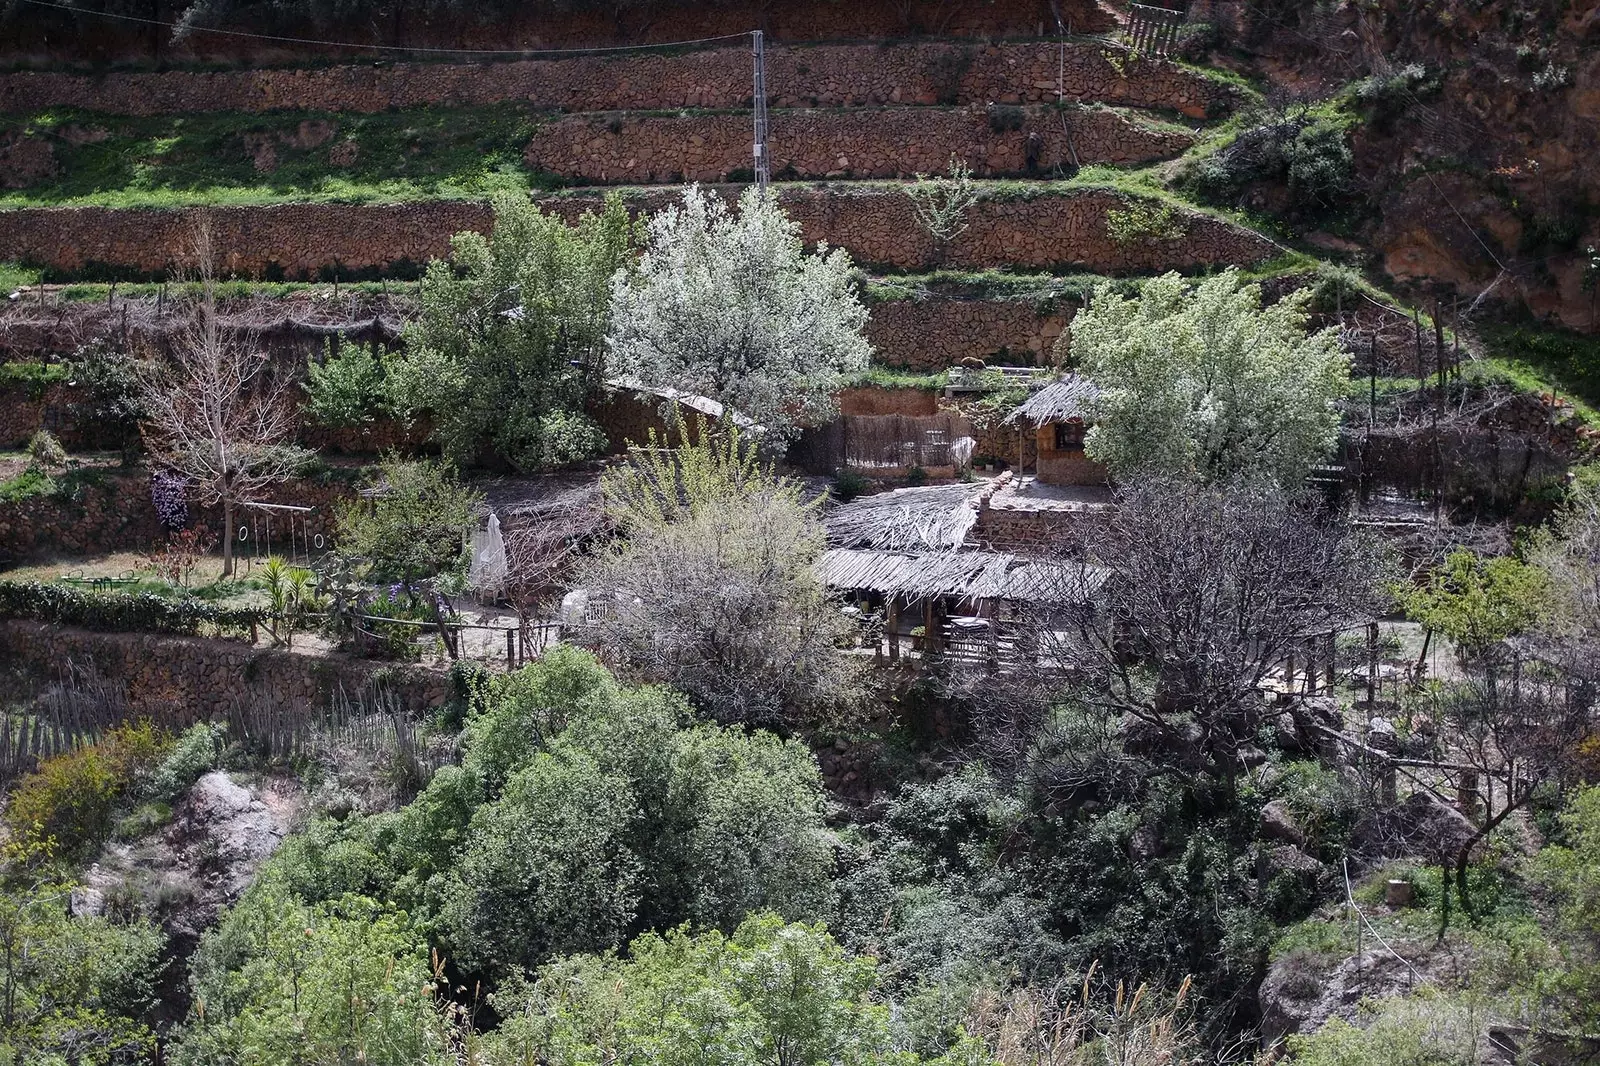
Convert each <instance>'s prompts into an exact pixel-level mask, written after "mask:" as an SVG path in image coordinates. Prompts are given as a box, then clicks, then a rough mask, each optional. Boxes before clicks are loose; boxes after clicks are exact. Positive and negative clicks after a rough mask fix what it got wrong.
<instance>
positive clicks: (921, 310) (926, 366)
mask: <svg viewBox="0 0 1600 1066" xmlns="http://www.w3.org/2000/svg"><path fill="white" fill-rule="evenodd" d="M1071 314H1072V311H1071V309H1070V308H1064V307H1059V306H1054V307H1049V308H1048V309H1041V308H1040V307H1039V306H1037V305H1035V304H1034V303H1032V302H1031V301H1027V300H940V299H928V300H894V301H889V302H885V303H878V304H874V305H873V306H872V318H871V319H870V320H869V321H868V322H867V338H868V339H869V340H871V341H872V345H873V347H874V348H875V349H876V350H877V355H876V357H875V359H876V361H877V362H879V363H882V364H883V365H885V366H892V367H898V368H901V369H905V370H930V371H931V370H944V369H947V368H949V367H952V366H958V365H960V363H961V361H962V360H963V359H982V360H984V361H985V362H995V363H1004V364H1006V365H1012V366H1015V365H1027V364H1041V363H1044V362H1047V361H1048V358H1049V354H1050V349H1051V346H1052V345H1054V344H1055V342H1056V339H1057V338H1058V337H1060V336H1061V331H1062V330H1063V329H1065V328H1066V325H1067V322H1068V321H1069V320H1070V318H1071Z"/></svg>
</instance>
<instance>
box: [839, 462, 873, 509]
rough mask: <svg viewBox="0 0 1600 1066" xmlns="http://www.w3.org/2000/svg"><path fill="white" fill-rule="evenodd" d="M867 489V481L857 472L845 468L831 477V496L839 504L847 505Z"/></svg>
mask: <svg viewBox="0 0 1600 1066" xmlns="http://www.w3.org/2000/svg"><path fill="white" fill-rule="evenodd" d="M867 488H868V485H867V479H866V478H865V477H863V476H862V475H861V474H860V472H859V471H855V470H851V469H849V468H848V467H846V468H844V469H841V470H840V471H839V472H838V473H836V474H834V475H833V485H832V491H833V496H834V499H836V500H838V501H839V502H840V503H849V502H850V501H851V500H853V499H855V498H856V497H857V496H860V495H861V494H862V493H864V492H866V491H867Z"/></svg>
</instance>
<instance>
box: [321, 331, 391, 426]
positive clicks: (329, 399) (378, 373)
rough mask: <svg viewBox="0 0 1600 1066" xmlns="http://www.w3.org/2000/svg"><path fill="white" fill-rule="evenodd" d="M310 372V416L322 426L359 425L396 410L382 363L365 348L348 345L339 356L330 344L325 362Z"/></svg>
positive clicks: (326, 350)
mask: <svg viewBox="0 0 1600 1066" xmlns="http://www.w3.org/2000/svg"><path fill="white" fill-rule="evenodd" d="M306 371H307V374H308V375H309V380H308V381H307V382H306V385H305V389H306V394H307V399H306V413H307V414H309V415H310V416H311V418H312V420H313V421H315V422H317V423H318V424H320V425H324V426H359V425H363V424H365V423H367V422H371V421H372V420H373V419H374V418H375V417H378V416H380V415H386V414H389V413H391V411H392V408H391V407H390V405H389V401H388V397H387V395H386V394H385V392H384V383H383V367H382V364H380V363H379V362H378V358H377V356H375V355H373V354H372V352H371V351H370V350H369V349H367V348H365V347H363V346H362V345H359V344H348V345H345V346H343V347H342V348H341V349H340V350H339V353H338V354H337V355H335V354H333V351H332V343H331V342H330V343H329V344H328V346H327V347H325V348H324V350H323V360H322V362H321V363H317V362H312V363H311V364H309V365H308V366H307V367H306Z"/></svg>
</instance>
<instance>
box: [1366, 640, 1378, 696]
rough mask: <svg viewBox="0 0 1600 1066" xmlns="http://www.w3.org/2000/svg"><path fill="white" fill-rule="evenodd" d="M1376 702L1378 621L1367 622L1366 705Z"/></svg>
mask: <svg viewBox="0 0 1600 1066" xmlns="http://www.w3.org/2000/svg"><path fill="white" fill-rule="evenodd" d="M1377 704H1378V623H1376V622H1368V623H1367V707H1368V710H1369V712H1370V710H1371V708H1373V707H1376V706H1377Z"/></svg>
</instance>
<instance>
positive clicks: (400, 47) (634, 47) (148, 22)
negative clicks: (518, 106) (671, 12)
mask: <svg viewBox="0 0 1600 1066" xmlns="http://www.w3.org/2000/svg"><path fill="white" fill-rule="evenodd" d="M19 2H20V3H24V4H32V5H33V6H35V7H48V8H54V9H55V10H57V11H68V12H71V13H72V14H74V15H94V16H96V17H98V18H108V19H116V20H118V21H121V22H137V23H140V24H141V25H145V26H161V27H164V28H166V29H169V30H182V31H183V32H184V33H212V34H217V35H219V36H223V37H245V38H249V39H250V40H254V41H276V42H278V43H281V44H312V45H318V46H321V47H324V48H348V49H364V50H367V51H372V52H425V53H431V54H436V55H437V54H448V55H475V56H546V55H582V54H585V53H595V52H642V51H646V50H648V49H652V48H685V47H687V46H689V45H695V44H712V43H714V42H716V41H732V40H735V39H737V38H740V37H748V36H750V31H748V30H747V31H745V32H744V33H724V34H722V35H720V36H717V37H700V38H697V39H695V40H692V41H663V42H661V43H659V44H628V45H613V46H609V47H604V48H426V47H422V46H420V45H405V44H360V43H357V42H354V41H321V40H317V39H315V38H312V37H281V36H278V35H276V34H270V33H248V32H246V31H244V30H219V29H213V28H211V27H210V26H185V25H182V24H180V23H176V22H162V21H161V20H159V19H147V18H140V17H139V16H137V15H119V14H116V13H115V12H111V11H86V10H84V9H83V8H79V7H73V6H72V5H71V4H58V3H52V2H51V0H19Z"/></svg>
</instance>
